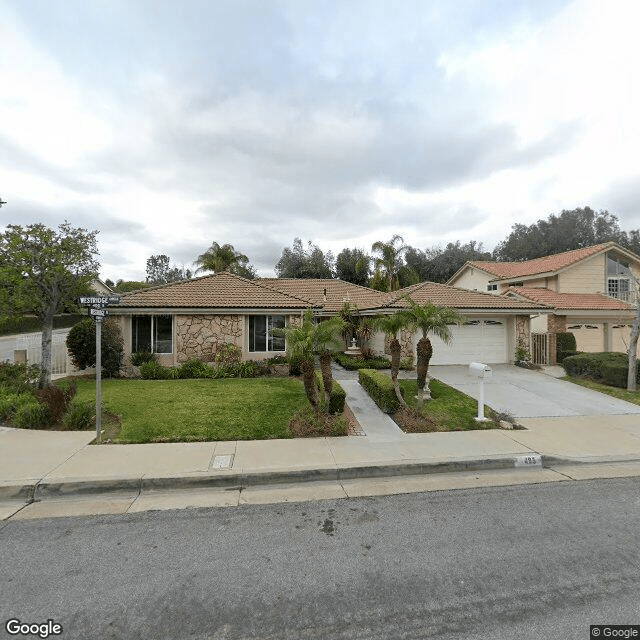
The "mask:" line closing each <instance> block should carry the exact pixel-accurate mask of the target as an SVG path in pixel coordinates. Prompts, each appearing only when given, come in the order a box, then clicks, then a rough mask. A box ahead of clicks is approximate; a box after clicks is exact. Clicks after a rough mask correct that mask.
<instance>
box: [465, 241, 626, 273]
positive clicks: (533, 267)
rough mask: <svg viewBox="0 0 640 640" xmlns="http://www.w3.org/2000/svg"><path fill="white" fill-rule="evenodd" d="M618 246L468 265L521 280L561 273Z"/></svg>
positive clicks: (609, 243) (594, 247) (611, 245)
mask: <svg viewBox="0 0 640 640" xmlns="http://www.w3.org/2000/svg"><path fill="white" fill-rule="evenodd" d="M614 246H616V244H615V242H605V243H603V244H597V245H594V246H593V247H584V248H582V249H574V250H573V251H565V252H564V253H556V254H554V255H552V256H544V257H543V258H536V259H535V260H525V261H524V262H490V261H484V260H470V261H469V262H468V264H470V265H471V266H473V267H476V268H477V269H482V271H486V272H487V273H490V274H492V275H494V276H496V277H497V278H498V279H501V280H503V279H506V278H520V277H524V276H533V275H536V274H538V273H549V272H553V271H559V270H560V269H564V268H565V267H568V266H569V265H572V264H574V263H575V262H578V261H580V260H584V259H585V258H588V257H590V256H592V255H595V254H596V253H600V252H601V251H604V250H605V249H608V248H610V247H614Z"/></svg>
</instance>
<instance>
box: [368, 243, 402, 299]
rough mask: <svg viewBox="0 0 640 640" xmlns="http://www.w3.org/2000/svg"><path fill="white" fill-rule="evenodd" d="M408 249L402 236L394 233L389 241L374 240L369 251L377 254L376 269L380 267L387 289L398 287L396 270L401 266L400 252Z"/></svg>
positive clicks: (391, 289)
mask: <svg viewBox="0 0 640 640" xmlns="http://www.w3.org/2000/svg"><path fill="white" fill-rule="evenodd" d="M407 249H408V247H407V246H406V245H405V244H404V239H403V237H402V236H400V235H398V234H396V235H394V236H393V238H391V240H389V242H382V241H380V240H378V242H374V243H373V244H372V245H371V251H373V252H374V253H376V254H378V255H377V256H376V257H375V258H374V259H375V266H376V270H378V269H380V270H381V271H382V273H383V274H384V276H385V277H386V279H387V282H388V286H389V289H388V290H389V291H397V290H398V289H399V287H400V282H399V279H398V272H399V271H400V268H401V267H402V266H403V262H402V254H403V253H404V252H405V251H406V250H407Z"/></svg>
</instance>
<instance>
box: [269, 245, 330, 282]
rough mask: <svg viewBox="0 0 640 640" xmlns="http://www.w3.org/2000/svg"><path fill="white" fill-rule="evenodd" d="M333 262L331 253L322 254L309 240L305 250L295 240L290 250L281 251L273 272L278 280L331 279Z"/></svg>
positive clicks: (286, 248)
mask: <svg viewBox="0 0 640 640" xmlns="http://www.w3.org/2000/svg"><path fill="white" fill-rule="evenodd" d="M333 262H334V258H333V254H332V253H331V251H327V253H326V254H325V253H323V252H322V250H321V249H320V247H318V246H317V245H314V244H312V243H311V241H310V240H309V242H308V243H307V249H305V248H304V245H303V244H302V240H301V239H300V238H295V239H294V240H293V248H292V249H289V248H288V247H285V248H284V249H283V250H282V255H281V256H280V260H278V262H277V264H276V267H275V270H276V275H277V276H278V278H332V277H333Z"/></svg>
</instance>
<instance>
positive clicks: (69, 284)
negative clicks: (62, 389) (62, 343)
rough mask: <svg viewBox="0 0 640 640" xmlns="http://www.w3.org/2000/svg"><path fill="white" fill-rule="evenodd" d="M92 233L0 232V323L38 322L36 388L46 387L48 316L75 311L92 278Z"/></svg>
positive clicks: (68, 229)
mask: <svg viewBox="0 0 640 640" xmlns="http://www.w3.org/2000/svg"><path fill="white" fill-rule="evenodd" d="M97 234H98V232H97V231H87V230H86V229H82V228H76V227H72V226H71V225H70V224H69V223H68V222H66V221H65V222H64V224H61V225H59V226H58V230H57V231H56V230H55V229H50V228H48V227H46V226H45V225H43V224H30V225H28V226H26V227H22V226H20V225H13V224H10V225H8V226H7V227H6V231H4V232H3V233H0V282H2V284H3V286H2V288H1V289H0V322H1V321H6V320H7V319H8V318H9V317H11V316H13V317H15V316H20V315H26V314H35V315H36V316H37V317H38V319H39V320H40V324H41V328H42V375H41V378H40V381H39V385H40V386H41V387H42V386H47V385H49V384H50V383H51V338H52V332H53V318H54V316H55V315H56V314H59V313H62V312H63V311H68V310H69V309H74V308H76V305H77V298H78V297H79V296H81V295H84V294H87V293H89V292H90V283H91V281H92V280H93V279H94V278H96V277H97V274H98V269H99V267H100V265H99V263H98V262H97V260H96V259H95V256H97V255H98V248H97V242H96V236H97Z"/></svg>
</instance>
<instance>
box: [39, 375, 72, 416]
mask: <svg viewBox="0 0 640 640" xmlns="http://www.w3.org/2000/svg"><path fill="white" fill-rule="evenodd" d="M76 391H77V387H76V385H75V384H71V385H68V386H67V387H66V388H64V389H62V388H60V387H57V386H55V385H51V386H49V387H43V388H42V389H38V390H37V391H36V392H35V394H36V397H37V398H38V400H39V401H40V403H41V404H43V405H44V406H45V407H47V409H48V411H49V416H50V418H51V422H52V423H53V424H59V423H60V422H61V421H62V417H63V416H64V414H65V413H66V411H67V409H68V407H69V403H70V402H71V400H72V399H73V397H74V396H75V395H76Z"/></svg>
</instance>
